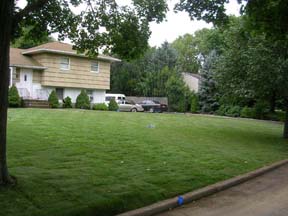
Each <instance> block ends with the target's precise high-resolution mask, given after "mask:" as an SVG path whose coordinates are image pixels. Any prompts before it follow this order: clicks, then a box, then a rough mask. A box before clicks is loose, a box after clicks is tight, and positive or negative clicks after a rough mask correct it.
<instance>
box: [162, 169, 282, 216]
mask: <svg viewBox="0 0 288 216" xmlns="http://www.w3.org/2000/svg"><path fill="white" fill-rule="evenodd" d="M190 215H191V216H243V215H244V216H287V215H288V165H284V166H281V167H280V168H278V169H276V170H274V171H271V172H268V173H266V174H264V175H262V176H259V177H257V178H255V179H252V180H249V181H248V182H245V183H243V184H240V185H238V186H235V187H232V188H230V189H227V190H225V191H222V192H219V193H216V194H214V195H212V196H209V197H206V198H203V199H201V200H199V201H196V202H193V203H191V204H187V205H184V206H183V207H179V208H177V209H174V210H172V211H168V212H165V213H162V214H158V215H157V216H190Z"/></svg>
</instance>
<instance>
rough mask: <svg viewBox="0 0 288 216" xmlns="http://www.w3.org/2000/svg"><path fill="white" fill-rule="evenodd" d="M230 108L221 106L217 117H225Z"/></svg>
mask: <svg viewBox="0 0 288 216" xmlns="http://www.w3.org/2000/svg"><path fill="white" fill-rule="evenodd" d="M228 109H230V106H227V105H221V106H220V107H219V109H218V110H217V111H216V112H215V114H216V115H220V116H225V115H226V113H227V111H228Z"/></svg>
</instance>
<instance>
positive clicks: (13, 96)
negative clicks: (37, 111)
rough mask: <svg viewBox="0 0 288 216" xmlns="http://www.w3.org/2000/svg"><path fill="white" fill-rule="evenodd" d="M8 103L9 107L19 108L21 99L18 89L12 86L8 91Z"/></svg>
mask: <svg viewBox="0 0 288 216" xmlns="http://www.w3.org/2000/svg"><path fill="white" fill-rule="evenodd" d="M8 103H9V107H20V106H21V98H20V96H19V93H18V89H17V87H16V86H15V85H12V86H11V87H10V89H9V95H8Z"/></svg>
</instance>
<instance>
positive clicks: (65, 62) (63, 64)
mask: <svg viewBox="0 0 288 216" xmlns="http://www.w3.org/2000/svg"><path fill="white" fill-rule="evenodd" d="M60 69H62V70H69V69H70V59H69V58H67V57H62V58H61V59H60Z"/></svg>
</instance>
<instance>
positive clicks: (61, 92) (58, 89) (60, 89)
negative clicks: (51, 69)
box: [56, 88, 64, 100]
mask: <svg viewBox="0 0 288 216" xmlns="http://www.w3.org/2000/svg"><path fill="white" fill-rule="evenodd" d="M63 92H64V90H63V88H56V94H57V97H58V99H59V100H63Z"/></svg>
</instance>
